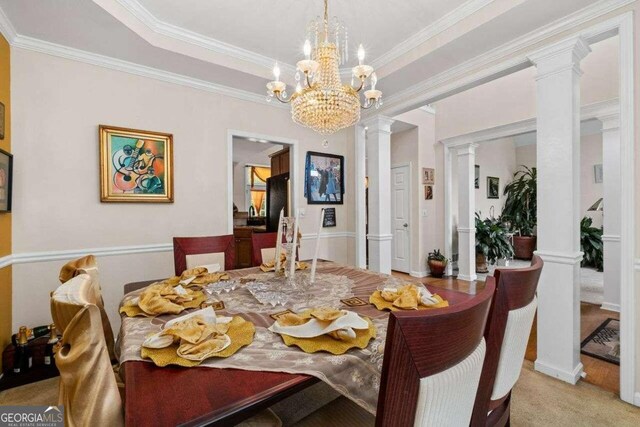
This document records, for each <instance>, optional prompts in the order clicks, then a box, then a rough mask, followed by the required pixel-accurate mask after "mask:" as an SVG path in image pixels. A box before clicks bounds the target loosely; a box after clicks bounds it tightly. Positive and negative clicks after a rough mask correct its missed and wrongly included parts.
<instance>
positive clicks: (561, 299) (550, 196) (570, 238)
mask: <svg viewBox="0 0 640 427" xmlns="http://www.w3.org/2000/svg"><path fill="white" fill-rule="evenodd" d="M589 52H590V49H589V46H588V45H587V44H586V43H585V42H584V41H583V40H582V39H581V38H573V39H570V40H564V41H562V42H559V43H557V44H554V45H552V46H549V47H546V48H544V49H541V50H540V51H538V52H536V53H535V54H533V55H531V57H530V59H531V61H532V62H533V63H534V64H535V65H536V67H537V71H538V73H537V77H536V83H537V84H536V97H537V112H538V118H537V128H538V141H537V142H538V143H537V150H536V155H537V167H538V251H537V254H538V255H540V256H541V257H542V259H543V260H544V262H545V265H544V268H543V269H542V275H541V276H540V283H539V285H538V358H537V360H536V362H535V368H536V370H538V371H540V372H542V373H545V374H547V375H550V376H553V377H555V378H558V379H561V380H563V381H566V382H569V383H572V384H575V383H576V382H577V381H578V379H579V378H580V375H581V374H582V370H583V366H582V363H581V362H580V261H581V260H582V252H580V219H581V212H580V76H581V75H582V71H581V70H580V60H582V59H583V58H584V57H585V56H586V55H587V54H588V53H589Z"/></svg>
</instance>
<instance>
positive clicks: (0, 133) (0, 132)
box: [0, 102, 4, 139]
mask: <svg viewBox="0 0 640 427" xmlns="http://www.w3.org/2000/svg"><path fill="white" fill-rule="evenodd" d="M0 139H4V104H3V103H2V102H0Z"/></svg>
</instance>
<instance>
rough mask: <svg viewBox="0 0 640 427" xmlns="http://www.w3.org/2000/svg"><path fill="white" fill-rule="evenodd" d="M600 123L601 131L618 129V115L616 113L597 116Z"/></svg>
mask: <svg viewBox="0 0 640 427" xmlns="http://www.w3.org/2000/svg"><path fill="white" fill-rule="evenodd" d="M597 119H598V120H600V122H601V123H602V132H607V131H612V130H618V129H620V115H619V114H617V113H614V114H607V115H603V116H598V117H597Z"/></svg>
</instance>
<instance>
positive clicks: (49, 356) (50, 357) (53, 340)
mask: <svg viewBox="0 0 640 427" xmlns="http://www.w3.org/2000/svg"><path fill="white" fill-rule="evenodd" d="M49 331H50V333H49V341H47V346H46V347H45V348H44V364H45V365H47V366H51V365H53V364H54V357H55V353H54V351H53V349H54V348H55V346H56V344H58V334H57V332H56V325H55V324H54V323H52V324H51V325H49Z"/></svg>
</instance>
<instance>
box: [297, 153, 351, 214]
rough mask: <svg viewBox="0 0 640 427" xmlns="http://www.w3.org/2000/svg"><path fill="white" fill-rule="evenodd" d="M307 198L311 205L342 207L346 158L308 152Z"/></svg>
mask: <svg viewBox="0 0 640 427" xmlns="http://www.w3.org/2000/svg"><path fill="white" fill-rule="evenodd" d="M304 182H305V190H306V191H305V196H306V197H307V203H309V204H310V205H341V204H343V202H344V201H343V199H344V197H343V196H344V157H343V156H338V155H336V154H327V153H316V152H313V151H309V152H307V160H306V162H305V174H304Z"/></svg>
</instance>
